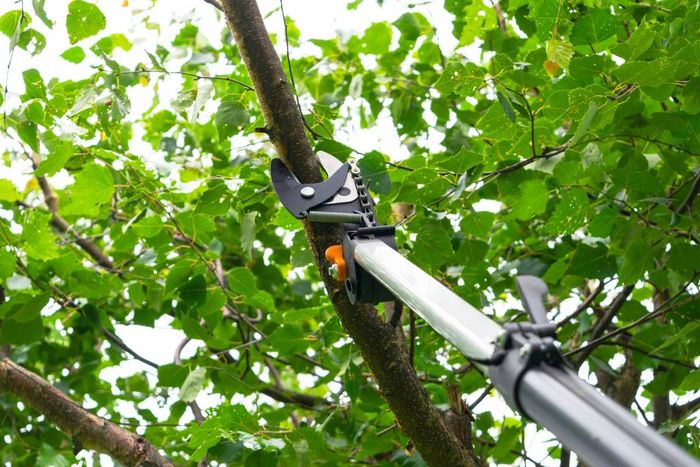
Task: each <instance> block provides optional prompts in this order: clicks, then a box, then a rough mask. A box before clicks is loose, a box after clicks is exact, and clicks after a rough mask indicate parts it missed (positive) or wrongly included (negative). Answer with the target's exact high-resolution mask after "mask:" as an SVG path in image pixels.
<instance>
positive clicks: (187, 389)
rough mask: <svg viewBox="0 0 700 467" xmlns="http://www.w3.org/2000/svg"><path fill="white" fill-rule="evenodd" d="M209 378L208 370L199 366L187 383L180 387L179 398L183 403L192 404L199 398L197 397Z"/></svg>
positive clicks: (191, 373)
mask: <svg viewBox="0 0 700 467" xmlns="http://www.w3.org/2000/svg"><path fill="white" fill-rule="evenodd" d="M206 378H207V370H206V368H202V367H200V366H198V367H197V368H195V369H194V371H191V372H190V374H188V375H187V378H185V381H184V382H183V383H182V386H181V387H180V393H179V396H178V397H179V398H180V400H181V401H183V402H188V403H189V402H192V401H193V400H195V399H196V398H197V395H198V394H199V393H200V392H201V391H202V389H204V383H205V381H206Z"/></svg>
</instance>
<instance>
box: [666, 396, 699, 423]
mask: <svg viewBox="0 0 700 467" xmlns="http://www.w3.org/2000/svg"><path fill="white" fill-rule="evenodd" d="M698 408H700V397H696V398H695V399H692V400H690V401H688V402H686V403H685V404H681V405H674V406H672V407H671V419H672V420H676V421H678V420H682V419H684V418H686V417H687V416H688V414H691V413H693V412H695V411H696V410H697V409H698Z"/></svg>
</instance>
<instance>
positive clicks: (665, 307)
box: [564, 275, 700, 357]
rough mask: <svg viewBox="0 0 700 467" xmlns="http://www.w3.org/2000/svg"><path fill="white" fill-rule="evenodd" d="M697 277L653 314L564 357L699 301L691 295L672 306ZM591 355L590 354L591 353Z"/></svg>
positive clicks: (695, 296) (699, 295) (569, 352)
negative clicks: (679, 307)
mask: <svg viewBox="0 0 700 467" xmlns="http://www.w3.org/2000/svg"><path fill="white" fill-rule="evenodd" d="M695 277H697V275H696V276H695ZM695 277H693V279H691V280H690V281H688V282H687V283H686V285H685V287H683V288H682V289H681V290H680V291H679V292H678V293H677V294H676V295H674V296H673V297H671V298H669V299H668V300H666V301H665V302H664V303H662V304H661V305H660V306H659V307H658V308H657V309H656V310H654V311H653V312H651V313H649V314H648V315H645V316H642V317H641V318H639V319H638V320H636V321H634V322H632V323H630V324H628V325H626V326H622V327H621V328H618V329H615V330H614V331H611V332H609V333H607V334H604V335H602V336H600V337H599V338H597V339H594V340H591V341H590V342H589V343H588V344H586V345H583V346H581V347H579V348H577V349H573V350H570V351H568V352H566V353H565V354H564V356H566V357H569V356H571V355H575V354H577V353H579V352H585V351H588V350H589V349H592V348H595V347H596V346H598V345H600V344H601V342H605V341H607V340H609V339H610V338H612V337H615V336H617V335H620V334H622V333H624V332H627V331H629V330H630V329H634V328H636V327H637V326H641V325H642V324H644V323H646V322H647V321H650V320H652V319H654V318H657V317H659V316H662V315H664V314H665V313H668V312H669V311H671V310H673V309H675V308H677V307H678V306H682V305H685V304H687V303H690V302H692V301H694V300H697V299H698V298H699V297H700V294H695V295H691V296H689V297H688V298H687V299H686V300H684V301H682V302H680V303H678V304H676V305H674V306H671V303H673V302H674V301H675V300H676V299H677V298H678V297H679V296H680V295H681V294H682V293H683V292H685V289H686V288H688V286H689V285H690V284H691V283H693V282H694V281H695ZM589 353H590V352H589Z"/></svg>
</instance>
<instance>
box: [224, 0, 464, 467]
mask: <svg viewBox="0 0 700 467" xmlns="http://www.w3.org/2000/svg"><path fill="white" fill-rule="evenodd" d="M222 7H223V10H224V16H225V17H226V21H227V23H228V26H229V28H230V30H231V32H232V33H233V37H234V39H235V41H236V44H237V45H238V49H239V51H240V54H241V56H242V58H243V61H244V63H245V65H246V68H247V69H248V73H249V75H250V78H251V80H252V82H253V86H254V87H255V93H256V95H257V97H258V101H259V103H260V108H261V110H262V113H263V115H264V117H265V122H266V130H267V132H268V133H269V135H270V140H271V141H272V143H273V144H274V146H275V149H276V151H277V154H278V156H279V157H280V158H281V159H282V161H283V162H284V163H285V164H286V165H287V167H288V168H289V169H290V170H291V171H292V172H293V173H294V174H295V175H296V177H297V178H298V179H299V180H300V181H301V182H303V183H313V182H318V181H320V180H321V174H320V170H319V166H318V163H317V162H316V159H315V158H314V154H313V150H312V149H311V146H310V145H309V141H308V139H307V136H306V133H305V130H304V121H303V119H302V115H301V114H300V112H299V109H298V107H297V105H296V102H295V100H294V96H293V95H292V92H291V89H290V86H289V83H288V82H287V78H286V76H285V74H284V71H283V70H282V65H281V62H280V59H279V57H278V55H277V53H276V51H275V49H274V47H273V45H272V42H271V41H270V38H269V36H268V34H267V30H266V29H265V24H264V22H263V19H262V16H261V15H260V10H259V9H258V5H257V4H256V2H255V0H224V1H223V2H222ZM305 230H306V234H307V238H308V241H309V244H310V246H311V249H312V251H313V253H314V257H315V259H316V265H317V266H318V267H319V271H320V273H321V276H322V277H323V281H324V283H325V285H326V290H327V291H328V294H329V296H330V298H331V301H332V302H333V306H334V307H335V310H336V312H337V314H338V316H339V317H340V320H341V322H342V324H343V327H344V328H345V330H346V331H347V332H348V334H349V335H350V337H352V339H353V340H354V341H355V344H356V345H357V346H358V348H359V349H360V352H361V353H362V356H363V357H364V359H365V361H366V362H367V364H368V366H369V368H370V370H371V371H372V373H373V375H374V378H375V380H376V382H377V384H378V386H379V390H380V392H381V394H382V395H383V397H384V399H385V400H386V401H387V403H388V404H389V407H390V408H391V410H392V412H393V413H394V415H395V416H396V419H397V422H398V425H399V426H400V428H401V430H402V431H403V432H404V433H405V434H406V435H407V436H408V437H410V438H411V440H412V441H413V444H414V445H415V447H416V449H417V450H418V451H419V452H420V453H421V455H422V457H423V458H424V459H425V461H426V462H427V463H428V464H430V465H434V466H441V467H442V466H472V465H473V462H472V461H471V459H470V457H469V453H468V451H467V449H465V447H464V446H463V445H462V444H461V443H460V441H459V440H458V439H457V437H456V436H455V435H454V434H453V433H452V432H451V431H450V430H449V429H448V428H447V426H446V425H445V423H444V420H443V418H442V416H441V414H440V411H439V410H438V409H437V408H436V407H435V406H434V405H433V404H432V402H431V401H430V397H429V396H428V393H427V392H426V391H425V389H424V388H423V386H422V385H421V383H420V381H419V380H418V378H417V376H416V374H415V373H414V372H413V369H412V368H411V365H410V364H409V362H408V359H407V356H406V353H405V352H404V351H403V350H402V348H401V346H400V345H399V343H398V342H397V339H396V335H395V333H394V330H393V329H392V327H391V326H390V325H389V324H388V323H385V322H384V321H383V320H382V319H381V318H380V316H379V315H378V314H377V312H376V311H375V309H374V307H372V306H369V305H360V306H353V305H351V304H350V302H349V301H348V299H347V295H346V293H345V290H341V288H340V287H339V286H338V284H337V283H336V282H335V281H334V280H333V279H332V278H331V277H330V276H329V275H328V273H327V266H328V265H327V264H326V262H325V260H324V259H323V254H322V253H323V252H324V251H325V249H326V247H328V246H329V245H332V244H337V243H340V241H339V240H340V232H339V230H338V229H337V228H336V227H333V226H329V225H323V224H310V223H306V224H305Z"/></svg>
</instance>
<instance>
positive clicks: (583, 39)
mask: <svg viewBox="0 0 700 467" xmlns="http://www.w3.org/2000/svg"><path fill="white" fill-rule="evenodd" d="M619 27H620V21H619V19H618V18H617V16H615V15H613V14H612V13H610V11H608V10H590V11H589V12H588V14H586V15H585V16H583V17H582V18H581V19H580V20H579V21H577V22H576V24H574V27H573V29H572V30H571V34H570V36H569V38H570V39H571V42H572V43H573V44H574V45H588V44H596V43H598V42H602V41H604V40H605V39H608V38H609V37H612V36H614V35H615V34H616V33H617V30H618V28H619Z"/></svg>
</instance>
